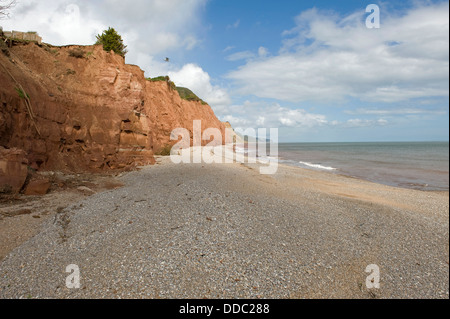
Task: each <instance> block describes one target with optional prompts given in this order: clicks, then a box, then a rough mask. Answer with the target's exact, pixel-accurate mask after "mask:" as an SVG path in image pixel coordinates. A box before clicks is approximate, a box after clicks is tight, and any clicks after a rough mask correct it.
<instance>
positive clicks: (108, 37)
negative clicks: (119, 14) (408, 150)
mask: <svg viewBox="0 0 450 319" xmlns="http://www.w3.org/2000/svg"><path fill="white" fill-rule="evenodd" d="M95 44H96V45H100V44H101V45H103V49H104V50H105V51H107V52H109V51H111V50H112V51H114V52H115V53H117V54H119V55H120V56H122V57H125V54H127V52H128V51H127V50H126V48H127V46H126V45H124V44H123V40H122V37H121V36H120V34H118V33H117V31H116V30H114V29H113V28H111V27H110V28H108V30H105V31H103V33H102V34H99V35H97V42H96V43H95Z"/></svg>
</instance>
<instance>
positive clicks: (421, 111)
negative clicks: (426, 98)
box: [345, 108, 447, 115]
mask: <svg viewBox="0 0 450 319" xmlns="http://www.w3.org/2000/svg"><path fill="white" fill-rule="evenodd" d="M345 113H346V114H362V115H414V114H437V115H445V114H447V111H445V110H436V109H432V110H428V109H419V108H396V109H363V108H359V109H356V110H347V111H345Z"/></svg>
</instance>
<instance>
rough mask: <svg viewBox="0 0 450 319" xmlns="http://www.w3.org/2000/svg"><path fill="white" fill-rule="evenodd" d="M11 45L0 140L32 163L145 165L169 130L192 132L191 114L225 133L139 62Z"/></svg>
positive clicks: (46, 166) (3, 77)
mask: <svg viewBox="0 0 450 319" xmlns="http://www.w3.org/2000/svg"><path fill="white" fill-rule="evenodd" d="M9 50H10V55H9V57H8V56H6V55H5V54H2V53H1V52H0V64H1V65H0V146H3V147H5V148H8V149H10V148H17V149H20V150H23V151H24V152H25V153H26V158H27V160H28V165H29V166H30V167H32V168H34V169H38V170H69V171H75V172H77V171H84V172H85V171H92V172H96V171H104V170H126V169H131V168H133V167H135V166H139V165H146V164H151V163H154V158H153V155H154V153H155V152H158V151H159V150H160V149H161V148H163V147H165V146H166V145H168V144H174V143H175V142H174V141H172V142H171V141H170V133H171V132H172V130H173V129H175V128H178V127H181V128H186V129H188V130H190V131H191V137H192V127H193V121H194V120H201V121H202V130H204V129H206V128H210V127H211V128H218V129H220V130H221V132H222V134H225V126H224V124H223V123H221V122H220V121H219V120H218V119H217V118H216V116H215V115H214V112H213V111H212V109H211V108H210V107H209V106H208V105H203V104H201V103H200V102H188V101H186V100H182V99H181V98H180V97H179V95H178V93H177V92H176V91H175V90H172V89H171V88H170V87H169V86H168V85H167V83H166V82H150V81H147V80H146V79H145V77H144V72H143V71H142V70H141V69H140V68H139V67H137V66H134V65H127V64H125V62H124V59H123V58H122V57H120V56H118V55H116V54H114V53H112V52H111V53H109V52H105V51H104V50H103V49H102V47H101V46H67V47H51V46H47V45H42V46H39V45H37V44H34V43H30V44H18V45H15V46H13V47H12V48H10V49H9ZM77 53H78V54H77ZM80 53H83V54H82V57H79V56H80V55H81V54H80ZM77 56H78V57H77ZM22 89H23V91H25V92H26V94H27V96H26V95H24V92H23V91H22ZM223 136H224V135H223ZM205 143H207V142H205Z"/></svg>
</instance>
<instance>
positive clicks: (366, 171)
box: [278, 142, 449, 191]
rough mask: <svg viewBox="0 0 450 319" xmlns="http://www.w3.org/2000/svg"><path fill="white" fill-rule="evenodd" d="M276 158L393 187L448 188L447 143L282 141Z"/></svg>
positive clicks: (431, 189) (436, 189) (284, 162)
mask: <svg viewBox="0 0 450 319" xmlns="http://www.w3.org/2000/svg"><path fill="white" fill-rule="evenodd" d="M278 160H279V163H282V164H286V165H292V166H298V167H303V168H307V169H312V170H318V171H326V172H330V173H334V174H341V175H346V176H351V177H356V178H360V179H364V180H368V181H371V182H376V183H380V184H385V185H390V186H395V187H403V188H409V189H418V190H426V191H448V190H449V143H448V142H389V143H387V142H382V143H284V144H279V145H278Z"/></svg>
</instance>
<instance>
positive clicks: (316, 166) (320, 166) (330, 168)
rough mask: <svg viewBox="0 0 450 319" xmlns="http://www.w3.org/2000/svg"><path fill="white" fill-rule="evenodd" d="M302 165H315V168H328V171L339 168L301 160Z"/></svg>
mask: <svg viewBox="0 0 450 319" xmlns="http://www.w3.org/2000/svg"><path fill="white" fill-rule="evenodd" d="M299 163H300V164H302V165H306V166H308V167H313V168H317V169H323V170H327V171H334V170H337V168H334V167H328V166H322V165H319V164H312V163H308V162H299Z"/></svg>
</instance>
